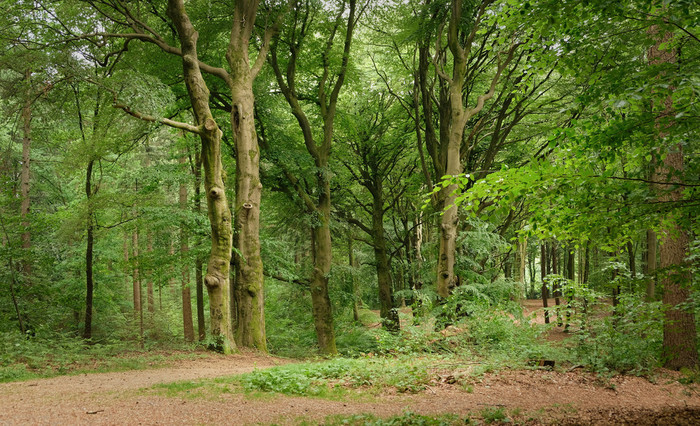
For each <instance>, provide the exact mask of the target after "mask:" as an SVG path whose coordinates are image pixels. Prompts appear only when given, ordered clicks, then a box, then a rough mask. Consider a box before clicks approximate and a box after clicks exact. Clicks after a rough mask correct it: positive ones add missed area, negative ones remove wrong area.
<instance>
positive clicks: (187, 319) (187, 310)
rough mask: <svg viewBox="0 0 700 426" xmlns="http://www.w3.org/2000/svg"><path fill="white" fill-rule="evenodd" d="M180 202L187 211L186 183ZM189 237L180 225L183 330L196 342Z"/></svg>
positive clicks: (182, 184) (182, 187) (188, 340)
mask: <svg viewBox="0 0 700 426" xmlns="http://www.w3.org/2000/svg"><path fill="white" fill-rule="evenodd" d="M185 161H186V158H185V157H184V156H183V157H180V164H184V163H185ZM178 195H179V196H178V202H179V204H180V210H182V211H183V213H184V212H186V211H187V186H186V185H185V183H184V182H183V183H181V184H180V190H179V194H178ZM187 239H188V236H187V229H186V228H185V224H184V223H181V224H180V258H181V268H182V273H181V289H182V328H183V331H184V336H185V341H186V342H194V325H193V324H192V296H191V295H190V267H189V265H188V262H187V252H188V251H189V247H188V241H187Z"/></svg>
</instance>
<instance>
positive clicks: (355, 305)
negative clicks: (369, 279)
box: [348, 231, 360, 322]
mask: <svg viewBox="0 0 700 426" xmlns="http://www.w3.org/2000/svg"><path fill="white" fill-rule="evenodd" d="M348 265H349V266H350V268H351V273H350V279H351V283H352V319H353V321H355V322H360V289H359V288H358V286H357V279H356V278H355V274H356V273H357V259H355V249H354V248H353V244H352V234H351V233H350V232H349V231H348Z"/></svg>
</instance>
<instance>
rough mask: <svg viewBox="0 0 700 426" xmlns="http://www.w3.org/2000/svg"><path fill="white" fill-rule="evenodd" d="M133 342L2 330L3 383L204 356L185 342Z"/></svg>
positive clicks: (0, 369)
mask: <svg viewBox="0 0 700 426" xmlns="http://www.w3.org/2000/svg"><path fill="white" fill-rule="evenodd" d="M134 346H135V344H134V342H123V341H115V342H108V343H94V344H87V343H86V342H85V341H84V340H83V339H81V338H79V337H75V336H70V335H66V334H61V333H56V332H51V331H48V330H43V329H39V330H37V331H36V333H35V334H34V335H22V334H21V333H19V332H3V333H0V382H11V381H20V380H29V379H34V378H40V377H52V376H58V375H65V374H78V373H84V372H105V371H123V370H135V369H145V368H154V367H158V366H162V365H163V364H166V363H167V362H169V361H176V360H180V359H191V358H194V357H199V356H203V354H202V353H197V352H194V351H193V350H192V348H191V347H185V346H182V345H178V346H175V345H165V344H160V345H158V346H148V347H145V348H143V349H135V348H134Z"/></svg>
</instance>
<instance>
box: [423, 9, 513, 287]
mask: <svg viewBox="0 0 700 426" xmlns="http://www.w3.org/2000/svg"><path fill="white" fill-rule="evenodd" d="M489 3H490V2H483V3H482V4H481V6H480V7H479V8H478V10H477V11H476V12H475V14H474V23H473V24H472V27H471V29H470V31H469V33H463V32H462V31H461V27H462V25H463V22H462V21H463V15H462V12H463V10H462V1H461V0H454V1H452V4H451V15H450V22H449V27H448V30H447V47H448V49H449V50H450V52H451V53H452V58H453V63H452V75H448V74H447V72H446V70H445V69H444V68H443V67H442V66H441V65H438V66H437V67H436V68H437V72H438V75H439V77H440V79H441V80H443V81H444V82H445V83H446V84H447V92H448V97H449V101H448V102H447V103H445V105H444V107H443V108H442V109H444V110H447V111H449V115H447V114H445V115H446V118H447V120H448V122H449V126H448V130H447V132H446V134H445V135H442V134H441V137H443V138H444V137H446V140H447V143H446V144H444V143H443V146H444V148H443V149H445V152H446V155H445V156H444V160H445V161H446V163H445V164H446V167H445V171H444V172H445V174H446V175H449V176H457V175H459V174H460V173H461V172H462V161H461V154H460V148H461V145H462V143H463V139H464V130H465V127H466V125H467V122H468V121H469V119H471V118H472V117H473V116H475V115H476V114H478V113H479V112H480V111H481V110H482V109H483V108H484V104H485V102H486V101H487V100H489V99H491V98H492V97H493V95H494V94H495V92H496V85H497V84H498V82H499V80H500V77H501V74H502V73H503V70H504V69H505V68H506V66H507V65H508V64H509V63H510V62H511V60H512V59H513V53H514V52H515V48H516V46H517V45H512V46H511V48H510V49H509V50H508V52H506V54H505V55H503V57H501V56H500V55H499V56H498V60H497V67H496V72H495V74H494V75H493V77H492V79H491V84H490V87H489V90H488V91H487V92H486V93H484V94H482V95H479V96H478V97H477V100H476V105H474V106H473V107H470V106H466V107H465V105H464V88H465V85H466V84H467V83H468V81H467V76H468V75H469V74H468V72H467V71H468V70H467V65H468V63H469V52H470V50H471V47H472V43H473V42H474V38H475V37H476V33H477V31H478V30H479V29H480V28H481V25H482V23H481V21H482V19H483V18H484V16H485V13H486V7H487V6H488V4H489ZM441 133H442V132H441ZM457 189H458V188H457V185H456V184H452V185H448V186H447V187H445V188H443V190H442V191H441V196H440V199H441V200H443V202H442V206H444V207H446V208H447V210H445V211H444V213H443V215H442V218H441V220H440V228H439V231H440V248H439V253H438V266H437V293H438V295H440V296H441V297H443V298H444V297H447V296H449V294H450V292H451V290H452V288H454V287H455V286H456V285H457V282H458V279H457V277H456V275H455V270H454V266H455V256H456V250H457V231H458V228H459V215H458V211H457V207H456V206H455V200H456V197H457V195H456V193H455V191H456V190H457Z"/></svg>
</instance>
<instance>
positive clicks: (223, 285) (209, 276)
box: [167, 0, 236, 353]
mask: <svg viewBox="0 0 700 426" xmlns="http://www.w3.org/2000/svg"><path fill="white" fill-rule="evenodd" d="M167 14H168V16H169V17H170V19H171V20H172V21H173V24H174V27H175V29H176V30H177V33H178V36H179V39H180V45H181V50H182V65H183V74H184V77H185V85H186V86H187V92H188V94H189V96H190V104H191V105H192V111H193V113H194V116H195V120H196V122H197V124H198V126H199V136H200V139H201V141H202V165H203V168H204V189H205V193H206V197H207V211H208V216H209V223H210V224H211V252H210V255H209V263H208V265H207V273H206V277H205V278H204V282H205V285H206V286H207V291H208V293H209V311H210V326H211V336H212V338H213V339H214V346H215V349H216V350H219V351H221V352H223V353H231V352H233V351H234V350H235V348H236V346H235V343H234V340H233V332H232V330H231V320H230V319H231V315H230V305H229V292H230V278H229V270H230V263H231V249H232V246H233V244H232V231H231V211H230V210H229V206H228V200H227V198H226V191H225V186H224V179H223V176H224V171H223V165H222V162H221V136H222V132H221V130H220V129H219V126H218V125H217V123H216V121H215V120H214V118H213V116H212V113H211V110H210V108H209V89H208V87H207V85H206V82H205V81H204V78H203V77H202V73H201V70H200V67H199V59H198V56H197V39H198V37H199V35H198V33H197V31H196V30H195V29H194V27H193V26H192V23H191V22H190V19H189V16H188V15H187V12H186V11H185V5H184V0H169V1H168V9H167Z"/></svg>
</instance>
